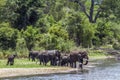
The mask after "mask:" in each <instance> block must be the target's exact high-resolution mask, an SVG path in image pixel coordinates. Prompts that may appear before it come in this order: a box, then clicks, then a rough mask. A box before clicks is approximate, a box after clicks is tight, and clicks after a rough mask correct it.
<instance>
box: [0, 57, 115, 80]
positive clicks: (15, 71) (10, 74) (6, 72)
mask: <svg viewBox="0 0 120 80" xmlns="http://www.w3.org/2000/svg"><path fill="white" fill-rule="evenodd" d="M107 58H114V57H107V56H106V57H96V58H95V57H94V58H91V57H90V61H89V63H88V65H85V66H84V67H83V70H89V69H90V68H91V67H92V66H91V65H92V61H95V60H97V59H98V60H99V59H107ZM93 67H94V66H93ZM77 71H80V69H78V68H70V67H55V68H53V67H52V68H0V79H5V78H15V77H25V76H37V75H38V76H45V75H51V74H68V73H74V72H77Z"/></svg>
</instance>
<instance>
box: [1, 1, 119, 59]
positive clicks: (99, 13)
mask: <svg viewBox="0 0 120 80" xmlns="http://www.w3.org/2000/svg"><path fill="white" fill-rule="evenodd" d="M119 8H120V0H0V52H1V53H0V56H1V57H2V56H7V55H8V54H11V53H12V52H14V51H15V52H18V53H19V55H20V56H25V55H26V54H27V51H29V50H44V49H59V50H61V51H64V52H69V51H70V50H72V49H75V48H76V47H82V48H93V47H100V46H102V45H109V44H110V45H113V48H115V49H120V47H119V46H120V45H119V43H120V24H119V19H120V14H119V13H120V9H119Z"/></svg>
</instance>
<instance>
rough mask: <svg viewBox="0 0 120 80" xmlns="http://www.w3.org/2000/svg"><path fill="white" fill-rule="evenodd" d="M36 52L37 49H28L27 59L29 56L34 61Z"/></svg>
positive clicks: (37, 52)
mask: <svg viewBox="0 0 120 80" xmlns="http://www.w3.org/2000/svg"><path fill="white" fill-rule="evenodd" d="M38 54H39V51H29V55H28V58H29V60H30V58H31V59H32V61H35V58H37V56H38Z"/></svg>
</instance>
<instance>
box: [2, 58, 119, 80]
mask: <svg viewBox="0 0 120 80" xmlns="http://www.w3.org/2000/svg"><path fill="white" fill-rule="evenodd" d="M93 63H95V64H94V65H95V67H91V68H90V69H89V71H87V72H83V73H81V72H78V71H77V72H74V73H71V74H51V75H49V76H48V75H47V76H31V77H17V78H14V79H13V78H12V79H4V80H120V61H117V60H115V59H105V60H97V61H94V62H93Z"/></svg>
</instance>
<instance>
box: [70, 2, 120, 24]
mask: <svg viewBox="0 0 120 80" xmlns="http://www.w3.org/2000/svg"><path fill="white" fill-rule="evenodd" d="M70 1H72V2H74V3H77V4H78V5H79V6H80V10H81V11H82V12H83V13H84V14H85V15H86V17H87V18H88V19H89V22H91V23H96V21H97V19H98V18H100V17H102V18H109V19H110V17H112V19H113V17H114V16H113V13H114V14H115V15H119V14H118V12H119V8H120V6H119V5H120V3H119V2H120V1H119V0H70Z"/></svg>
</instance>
